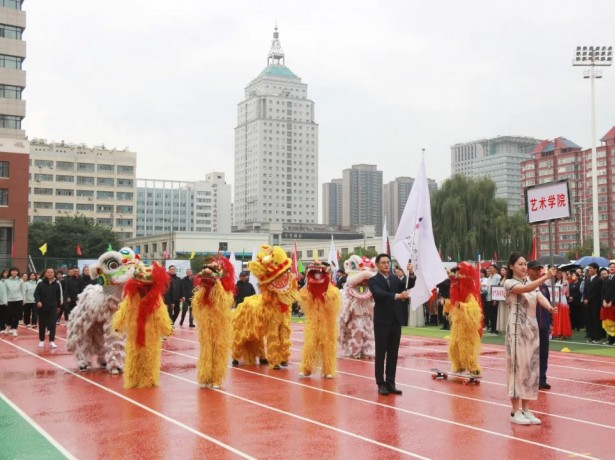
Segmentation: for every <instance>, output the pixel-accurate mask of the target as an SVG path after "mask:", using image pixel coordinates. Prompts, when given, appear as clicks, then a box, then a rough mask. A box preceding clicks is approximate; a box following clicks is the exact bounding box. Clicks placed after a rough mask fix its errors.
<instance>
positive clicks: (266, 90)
mask: <svg viewBox="0 0 615 460" xmlns="http://www.w3.org/2000/svg"><path fill="white" fill-rule="evenodd" d="M284 59H285V58H284V52H283V51H282V47H281V45H280V40H279V33H278V29H277V27H276V28H275V31H274V33H273V42H272V44H271V50H270V51H269V55H268V57H267V67H265V69H264V70H263V71H262V72H261V73H260V74H259V75H258V77H256V78H255V79H254V80H252V82H250V84H249V85H248V86H247V87H246V89H245V98H244V100H243V101H241V102H240V103H239V107H238V112H237V127H236V128H235V180H234V185H235V199H234V209H233V212H234V225H235V226H236V227H237V229H240V230H241V229H245V228H248V227H253V228H254V227H258V226H259V224H260V223H270V222H271V223H275V222H280V223H288V222H294V223H316V222H317V221H318V216H317V212H318V125H317V124H316V123H315V121H314V102H313V101H311V100H310V99H308V97H307V85H306V84H305V83H302V82H301V79H300V78H299V77H297V76H296V75H295V74H294V73H293V72H292V71H291V70H290V69H289V68H288V67H286V65H285V63H284Z"/></svg>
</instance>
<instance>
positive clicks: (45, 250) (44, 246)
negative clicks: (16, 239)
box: [38, 243, 47, 255]
mask: <svg viewBox="0 0 615 460" xmlns="http://www.w3.org/2000/svg"><path fill="white" fill-rule="evenodd" d="M38 250H39V251H41V254H43V255H45V254H47V243H45V244H43V245H42V246H41V247H40V248H38Z"/></svg>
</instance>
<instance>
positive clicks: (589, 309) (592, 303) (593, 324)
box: [583, 262, 604, 343]
mask: <svg viewBox="0 0 615 460" xmlns="http://www.w3.org/2000/svg"><path fill="white" fill-rule="evenodd" d="M599 268H600V267H598V264H597V263H595V262H592V263H591V264H589V265H588V270H587V271H588V276H587V278H586V279H585V288H584V290H583V304H584V308H585V314H586V316H585V318H586V324H587V342H589V341H591V342H592V343H600V341H601V340H602V338H603V337H604V329H602V322H601V321H600V308H602V280H601V279H600V277H599V276H598V269H599Z"/></svg>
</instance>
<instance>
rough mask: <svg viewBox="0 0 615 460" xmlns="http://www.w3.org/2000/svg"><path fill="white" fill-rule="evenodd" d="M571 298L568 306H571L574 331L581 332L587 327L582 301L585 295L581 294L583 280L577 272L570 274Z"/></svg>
mask: <svg viewBox="0 0 615 460" xmlns="http://www.w3.org/2000/svg"><path fill="white" fill-rule="evenodd" d="M569 283H570V284H569V296H568V305H570V322H571V326H572V330H573V331H580V330H581V328H583V327H585V323H584V321H583V305H582V304H581V300H582V297H583V294H582V293H581V279H580V278H579V275H578V274H577V273H576V272H572V273H571V274H570V281H569Z"/></svg>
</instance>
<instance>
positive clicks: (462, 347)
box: [444, 262, 483, 375]
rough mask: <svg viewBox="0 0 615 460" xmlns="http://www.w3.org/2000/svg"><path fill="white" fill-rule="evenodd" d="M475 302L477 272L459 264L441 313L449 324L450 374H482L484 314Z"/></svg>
mask: <svg viewBox="0 0 615 460" xmlns="http://www.w3.org/2000/svg"><path fill="white" fill-rule="evenodd" d="M478 299H480V284H479V278H478V272H477V271H476V268H474V266H472V265H470V264H468V263H466V262H461V263H460V264H459V267H458V271H457V273H456V276H455V275H452V276H451V298H450V300H447V301H446V303H445V304H444V312H445V313H448V314H449V321H450V323H451V340H450V343H449V347H448V356H449V358H450V360H451V363H452V371H453V372H468V373H470V374H472V375H480V374H481V367H480V365H479V364H478V357H479V355H480V337H481V333H482V322H483V312H482V309H481V306H480V303H479V300H478Z"/></svg>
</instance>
